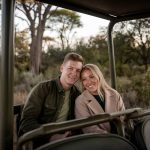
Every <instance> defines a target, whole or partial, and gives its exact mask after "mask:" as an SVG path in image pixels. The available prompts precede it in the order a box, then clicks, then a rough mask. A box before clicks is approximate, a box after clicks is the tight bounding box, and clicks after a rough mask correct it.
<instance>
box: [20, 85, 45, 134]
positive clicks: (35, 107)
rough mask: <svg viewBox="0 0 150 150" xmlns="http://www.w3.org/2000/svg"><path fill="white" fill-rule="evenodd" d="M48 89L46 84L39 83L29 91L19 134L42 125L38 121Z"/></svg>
mask: <svg viewBox="0 0 150 150" xmlns="http://www.w3.org/2000/svg"><path fill="white" fill-rule="evenodd" d="M46 91H47V89H46V87H45V86H43V85H42V84H38V85H37V86H35V87H34V88H33V89H32V90H31V92H30V93H29V95H28V98H27V101H26V103H25V105H24V108H23V111H22V115H21V121H20V127H19V136H20V135H22V134H24V133H26V132H28V131H31V130H33V129H36V128H38V127H40V125H41V124H39V123H38V117H39V114H40V112H41V109H42V106H43V102H44V99H45V95H46V94H45V92H46Z"/></svg>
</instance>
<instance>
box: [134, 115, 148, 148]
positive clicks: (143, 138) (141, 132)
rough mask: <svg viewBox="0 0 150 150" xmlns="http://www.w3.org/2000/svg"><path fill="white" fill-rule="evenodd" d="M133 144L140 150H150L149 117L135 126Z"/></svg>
mask: <svg viewBox="0 0 150 150" xmlns="http://www.w3.org/2000/svg"><path fill="white" fill-rule="evenodd" d="M133 138H134V142H135V144H136V145H137V146H138V147H139V148H140V149H141V150H150V144H149V142H150V117H148V118H144V119H143V120H140V122H139V123H137V124H136V125H135V129H134V137H133Z"/></svg>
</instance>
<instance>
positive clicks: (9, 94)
mask: <svg viewBox="0 0 150 150" xmlns="http://www.w3.org/2000/svg"><path fill="white" fill-rule="evenodd" d="M14 5H15V0H2V29H1V32H2V34H1V35H2V36H1V42H2V43H1V44H2V45H1V56H0V57H1V58H0V60H1V62H0V63H1V64H0V103H1V104H0V118H1V123H0V149H1V150H4V149H7V150H12V147H13V107H12V106H13V50H14V27H13V26H14Z"/></svg>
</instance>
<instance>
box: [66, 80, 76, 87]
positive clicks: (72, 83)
mask: <svg viewBox="0 0 150 150" xmlns="http://www.w3.org/2000/svg"><path fill="white" fill-rule="evenodd" d="M76 82H77V81H70V82H68V84H69V85H70V86H72V85H74V84H75V83H76Z"/></svg>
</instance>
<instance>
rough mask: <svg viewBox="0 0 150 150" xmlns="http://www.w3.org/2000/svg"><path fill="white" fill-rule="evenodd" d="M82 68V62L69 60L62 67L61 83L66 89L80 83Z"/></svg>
mask: <svg viewBox="0 0 150 150" xmlns="http://www.w3.org/2000/svg"><path fill="white" fill-rule="evenodd" d="M82 66H83V64H82V63H81V62H79V61H72V60H69V61H67V62H66V63H64V64H62V65H61V67H60V71H61V78H60V81H61V84H62V86H63V87H64V88H70V87H71V86H72V85H74V84H75V83H76V82H77V81H78V79H79V77H80V72H81V69H82Z"/></svg>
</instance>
